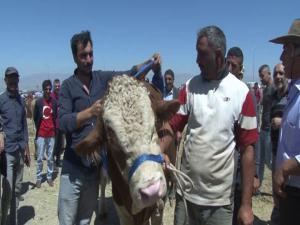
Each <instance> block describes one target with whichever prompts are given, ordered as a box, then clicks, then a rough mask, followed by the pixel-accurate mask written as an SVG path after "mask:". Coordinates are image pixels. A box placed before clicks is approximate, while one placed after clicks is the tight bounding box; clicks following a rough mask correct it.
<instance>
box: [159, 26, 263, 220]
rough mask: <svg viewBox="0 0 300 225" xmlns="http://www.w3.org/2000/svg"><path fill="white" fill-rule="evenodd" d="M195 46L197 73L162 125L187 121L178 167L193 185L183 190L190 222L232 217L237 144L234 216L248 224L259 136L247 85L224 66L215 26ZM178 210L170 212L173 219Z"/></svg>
mask: <svg viewBox="0 0 300 225" xmlns="http://www.w3.org/2000/svg"><path fill="white" fill-rule="evenodd" d="M196 50H197V64H198V65H199V67H200V70H201V74H200V75H197V76H194V77H193V78H191V79H190V80H188V81H187V82H186V84H185V86H184V87H183V88H182V89H181V90H180V93H179V101H180V102H181V107H180V110H179V111H178V113H177V114H176V115H175V116H174V117H173V118H172V119H171V120H170V121H169V124H166V125H165V129H168V130H169V132H170V134H173V133H174V132H176V131H182V129H183V128H184V126H185V125H186V124H187V136H186V141H185V145H184V149H185V152H184V154H183V156H182V166H181V170H182V171H183V172H184V173H185V174H187V175H188V176H189V177H190V178H191V179H192V180H193V182H194V185H195V187H194V189H193V190H192V191H191V192H185V193H184V194H185V199H186V200H187V207H188V214H189V215H188V218H189V225H194V224H197V225H202V224H206V225H223V224H224V225H225V224H226V225H228V224H231V223H232V211H233V204H232V203H233V194H234V186H235V172H236V161H235V157H234V156H235V154H236V150H235V147H236V145H237V146H238V147H239V149H240V153H241V165H242V167H241V174H242V182H241V185H242V190H243V191H242V203H241V207H240V209H239V213H238V220H239V222H240V224H252V223H253V212H252V207H251V197H252V189H253V178H254V150H253V146H252V144H253V143H255V142H256V141H257V139H258V132H257V122H256V114H255V108H254V104H253V99H252V96H251V93H250V91H249V89H248V87H247V86H246V85H245V84H244V83H243V82H242V81H240V80H238V79H237V78H236V77H235V76H234V75H233V74H231V73H229V72H228V70H227V68H226V64H225V53H226V38H225V35H224V33H223V31H222V30H221V29H220V28H218V27H216V26H208V27H205V28H203V29H201V30H200V31H199V33H198V36H197V43H196ZM169 125H170V126H169ZM166 133H168V132H166ZM170 140H171V138H170V136H165V137H163V139H162V140H161V147H162V149H167V148H168V144H169V141H170ZM177 215H179V214H177V212H175V224H177V222H178V221H176V216H177ZM179 223H180V222H178V224H179Z"/></svg>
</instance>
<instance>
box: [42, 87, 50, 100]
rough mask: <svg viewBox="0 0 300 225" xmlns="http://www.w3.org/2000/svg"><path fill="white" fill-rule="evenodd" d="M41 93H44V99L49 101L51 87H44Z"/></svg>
mask: <svg viewBox="0 0 300 225" xmlns="http://www.w3.org/2000/svg"><path fill="white" fill-rule="evenodd" d="M43 93H44V98H45V99H49V98H50V94H51V85H48V86H46V87H45V88H44V90H43Z"/></svg>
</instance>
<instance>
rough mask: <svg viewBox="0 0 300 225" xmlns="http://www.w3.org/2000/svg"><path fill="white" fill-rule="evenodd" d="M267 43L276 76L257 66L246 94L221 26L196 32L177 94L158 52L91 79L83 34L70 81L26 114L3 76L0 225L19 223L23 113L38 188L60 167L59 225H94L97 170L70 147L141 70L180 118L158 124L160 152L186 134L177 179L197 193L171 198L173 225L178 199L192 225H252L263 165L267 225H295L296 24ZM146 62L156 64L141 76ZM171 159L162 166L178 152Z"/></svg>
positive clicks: (55, 86)
mask: <svg viewBox="0 0 300 225" xmlns="http://www.w3.org/2000/svg"><path fill="white" fill-rule="evenodd" d="M271 42H273V43H277V44H282V45H283V50H282V54H281V56H280V60H281V61H282V63H278V64H276V65H275V66H274V69H273V73H272V72H271V68H270V66H269V65H267V64H263V65H261V66H260V67H259V70H258V75H259V79H260V81H261V84H262V87H260V86H259V84H258V83H255V84H254V86H253V87H248V86H247V85H246V84H245V83H244V82H243V75H244V66H243V61H244V55H243V52H242V50H241V48H240V47H232V48H230V49H229V50H228V51H227V46H226V37H225V34H224V32H223V31H222V30H221V29H220V28H219V27H217V26H207V27H204V28H202V29H201V30H200V31H199V32H198V34H197V39H196V51H197V60H196V62H197V64H198V66H199V68H200V74H199V75H196V76H194V77H192V78H191V79H189V80H188V81H186V83H185V84H184V85H183V87H182V88H180V89H178V88H176V87H175V86H174V79H175V75H174V72H173V71H172V70H171V69H168V70H166V72H165V73H164V76H162V73H161V58H160V55H159V54H157V53H156V54H154V55H153V56H152V57H151V59H150V60H146V61H145V62H143V63H140V64H138V65H135V66H133V67H132V68H131V69H129V70H126V71H101V70H98V71H94V70H93V41H92V38H91V34H90V32H89V31H83V32H81V33H78V34H75V35H74V36H73V37H72V38H71V50H72V54H73V59H74V62H75V64H76V69H75V70H74V73H73V75H72V76H70V77H69V78H68V79H66V80H64V81H63V82H62V85H61V84H60V81H59V80H58V79H55V80H54V81H53V83H52V82H51V81H50V80H45V81H43V83H42V89H43V96H42V97H40V98H38V99H36V100H35V102H34V105H33V107H32V108H31V107H26V106H25V101H24V99H23V98H22V97H21V96H20V94H19V88H18V83H19V78H20V75H19V72H18V71H17V69H16V68H14V67H8V68H7V69H6V71H5V73H4V81H5V83H6V87H7V89H6V91H5V92H4V93H2V94H1V95H0V116H1V120H0V153H1V158H0V160H1V164H0V168H1V179H0V184H1V188H0V190H1V191H2V195H0V196H1V204H0V206H1V208H0V221H1V222H0V224H1V225H7V224H11V225H16V224H18V221H17V210H18V205H19V201H22V200H23V196H22V195H21V192H20V191H21V184H22V180H23V168H24V164H25V165H27V166H30V165H31V164H32V160H31V157H30V151H29V145H28V141H29V138H28V128H27V120H26V109H27V113H30V114H32V117H33V121H34V124H35V129H36V134H35V147H36V156H37V157H36V185H35V186H36V187H37V188H41V187H42V177H43V160H44V159H46V161H47V174H46V178H47V183H48V185H49V186H50V187H53V185H54V180H53V179H54V177H53V173H54V171H55V170H56V169H57V168H58V167H59V166H61V167H62V169H61V174H60V186H59V195H58V220H59V224H60V225H73V224H82V225H83V224H90V222H91V217H92V214H93V212H94V210H95V208H96V207H97V197H98V191H99V179H98V171H99V170H98V166H99V165H95V163H94V162H93V161H91V160H89V158H87V157H86V156H81V155H78V154H77V153H76V152H75V146H76V145H77V144H78V143H79V142H80V141H81V140H83V138H84V137H86V136H87V135H88V134H89V133H90V132H91V130H92V129H93V127H94V126H95V124H96V118H97V115H98V114H99V113H100V111H101V109H102V104H101V98H102V97H103V96H104V94H105V91H106V88H107V85H108V82H109V81H110V80H111V79H112V78H113V77H114V76H118V75H120V74H127V75H129V76H134V75H135V74H137V73H138V72H139V73H140V72H141V70H142V73H143V75H142V76H140V79H144V80H145V79H146V74H147V73H148V72H149V71H150V70H151V69H152V71H153V73H154V75H153V78H152V81H151V83H152V84H153V85H154V86H155V87H156V88H157V89H158V90H160V91H161V92H162V93H163V98H164V100H165V101H168V100H173V99H178V100H179V102H180V104H181V106H180V109H179V111H178V112H177V114H176V115H174V116H173V117H172V118H171V119H170V120H169V122H167V123H165V124H164V125H163V129H164V130H167V131H168V132H167V135H164V136H163V137H161V138H160V140H159V142H160V143H159V144H160V146H161V150H162V152H163V153H164V152H167V149H169V146H170V144H171V142H172V141H173V140H174V137H176V138H177V139H179V137H180V136H181V135H180V134H181V132H182V131H183V129H184V128H185V127H186V135H185V136H183V137H182V138H181V139H182V140H181V141H183V143H184V144H183V145H184V151H183V155H182V156H181V162H180V163H181V166H180V170H181V171H182V172H184V173H185V174H186V175H188V176H189V177H190V178H191V180H192V181H193V183H194V188H193V189H192V190H191V191H190V192H185V193H184V196H183V195H182V194H181V192H179V191H174V192H172V191H170V192H169V193H170V196H171V195H172V194H173V195H174V196H173V197H174V198H175V199H176V206H175V213H174V224H176V225H183V224H184V223H185V219H184V218H185V210H184V201H183V200H184V199H185V200H186V203H187V212H188V224H189V225H199V224H200V225H201V224H206V225H207V224H208V225H223V224H224V225H228V224H243V225H249V224H253V221H254V215H253V211H252V196H253V195H260V193H261V190H260V188H261V185H262V183H263V180H264V168H265V165H266V166H268V167H269V168H270V169H271V170H272V175H273V182H272V191H273V199H274V208H273V211H272V215H271V217H270V220H271V224H280V225H292V224H299V221H300V214H298V213H297V212H298V209H299V208H298V207H299V206H300V177H299V176H300V149H299V146H300V143H299V140H300V139H299V137H298V135H299V134H300V133H299V131H300V111H299V109H300V105H299V104H300V92H299V91H300V79H299V78H300V19H296V20H295V21H294V22H293V23H292V26H291V27H290V30H289V32H288V34H287V35H284V36H281V37H279V38H275V39H273V40H271ZM150 61H153V63H151V66H150V67H147V66H146V65H149V62H150ZM145 68H146V69H145ZM28 111H29V112H28ZM64 138H65V140H66V145H65V152H64V157H63V160H61V155H62V149H63V143H64ZM168 154H169V155H165V160H166V162H167V163H168V159H169V158H171V157H173V156H174V155H176V152H171V153H170V152H169V151H168ZM170 154H171V155H170ZM0 193H1V192H0ZM183 198H184V199H183ZM8 212H9V221H8Z"/></svg>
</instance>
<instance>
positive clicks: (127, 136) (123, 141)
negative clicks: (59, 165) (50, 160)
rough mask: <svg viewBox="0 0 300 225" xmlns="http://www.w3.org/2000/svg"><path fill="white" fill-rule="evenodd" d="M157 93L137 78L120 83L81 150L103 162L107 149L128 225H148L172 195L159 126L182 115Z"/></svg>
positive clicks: (116, 83) (116, 199)
mask: <svg viewBox="0 0 300 225" xmlns="http://www.w3.org/2000/svg"><path fill="white" fill-rule="evenodd" d="M156 92H157V90H156V89H155V88H154V87H153V86H151V85H150V84H147V83H143V82H140V81H138V80H136V79H135V78H132V77H128V76H125V75H123V76H119V77H115V78H114V79H113V80H112V81H111V83H110V85H109V88H108V92H107V94H106V95H105V97H104V98H103V101H102V102H103V110H102V112H101V113H100V115H99V116H98V120H97V125H96V126H95V129H94V130H93V131H92V132H91V133H90V134H89V135H88V136H87V137H86V139H84V140H83V141H82V142H81V143H80V144H79V145H78V146H77V148H76V149H77V152H78V153H79V154H88V155H90V157H91V158H92V159H94V160H97V159H98V158H99V151H100V149H102V148H101V147H106V149H107V155H108V168H109V175H110V177H111V181H112V191H113V199H114V203H115V206H116V209H117V212H118V215H119V218H120V223H121V224H122V225H131V224H132V225H143V224H148V222H149V218H150V216H151V215H152V214H153V212H155V209H156V203H157V202H158V201H159V200H160V199H161V198H162V197H163V196H164V195H165V193H166V180H165V176H164V172H163V169H162V157H161V150H160V147H159V145H158V134H157V126H158V124H160V123H157V122H158V121H159V120H158V118H160V119H161V118H164V119H165V120H167V119H168V118H169V117H170V116H172V115H173V114H174V113H176V112H177V110H178V108H179V102H178V101H177V100H174V101H169V102H164V101H161V100H160V99H159V98H160V97H158V95H157V93H156ZM160 96H161V95H160ZM150 99H151V100H150ZM160 122H161V121H160ZM143 159H145V160H143Z"/></svg>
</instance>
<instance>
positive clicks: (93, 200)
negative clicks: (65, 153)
mask: <svg viewBox="0 0 300 225" xmlns="http://www.w3.org/2000/svg"><path fill="white" fill-rule="evenodd" d="M98 191H99V176H98V173H97V171H94V172H91V171H87V170H85V169H84V168H82V167H80V166H76V165H74V164H72V163H70V162H68V161H66V160H64V161H63V167H62V172H61V177H60V187H59V196H58V220H59V224H60V225H74V224H76V225H77V224H79V225H87V224H90V221H91V217H92V214H93V211H94V210H95V209H96V207H97V197H98Z"/></svg>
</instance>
